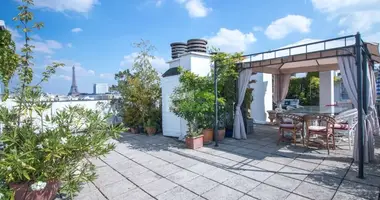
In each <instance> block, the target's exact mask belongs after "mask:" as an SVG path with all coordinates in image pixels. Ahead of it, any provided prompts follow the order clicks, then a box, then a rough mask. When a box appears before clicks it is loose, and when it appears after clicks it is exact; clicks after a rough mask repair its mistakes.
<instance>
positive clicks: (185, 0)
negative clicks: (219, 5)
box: [176, 0, 212, 18]
mask: <svg viewBox="0 0 380 200" xmlns="http://www.w3.org/2000/svg"><path fill="white" fill-rule="evenodd" d="M176 1H177V2H178V3H180V4H184V5H185V8H186V10H187V11H188V13H189V15H190V17H194V18H199V17H206V16H207V15H208V14H209V13H210V12H211V11H212V8H208V7H206V5H205V3H204V1H203V0H176Z"/></svg>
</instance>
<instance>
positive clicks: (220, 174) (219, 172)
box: [203, 168, 236, 183]
mask: <svg viewBox="0 0 380 200" xmlns="http://www.w3.org/2000/svg"><path fill="white" fill-rule="evenodd" d="M203 176H205V177H207V178H209V179H211V180H213V181H216V182H219V183H222V182H224V181H226V180H227V179H229V178H231V177H233V176H236V174H234V173H231V172H229V171H226V170H224V169H219V168H217V169H215V170H212V171H210V172H209V173H205V174H204V175H203Z"/></svg>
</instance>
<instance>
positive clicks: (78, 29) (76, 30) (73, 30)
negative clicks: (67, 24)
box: [71, 28, 83, 33]
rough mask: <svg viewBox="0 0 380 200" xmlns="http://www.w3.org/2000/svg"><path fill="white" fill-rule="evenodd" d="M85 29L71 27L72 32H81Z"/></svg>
mask: <svg viewBox="0 0 380 200" xmlns="http://www.w3.org/2000/svg"><path fill="white" fill-rule="evenodd" d="M82 31H83V29H81V28H73V29H71V32H73V33H79V32H82Z"/></svg>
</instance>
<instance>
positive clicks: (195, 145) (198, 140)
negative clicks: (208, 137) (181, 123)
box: [186, 135, 203, 149]
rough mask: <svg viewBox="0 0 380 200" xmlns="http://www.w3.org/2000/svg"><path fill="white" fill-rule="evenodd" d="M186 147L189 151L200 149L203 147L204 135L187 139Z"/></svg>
mask: <svg viewBox="0 0 380 200" xmlns="http://www.w3.org/2000/svg"><path fill="white" fill-rule="evenodd" d="M186 147H187V148H188V149H199V148H201V147H203V135H200V136H198V137H186Z"/></svg>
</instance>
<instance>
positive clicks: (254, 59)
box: [216, 33, 380, 178]
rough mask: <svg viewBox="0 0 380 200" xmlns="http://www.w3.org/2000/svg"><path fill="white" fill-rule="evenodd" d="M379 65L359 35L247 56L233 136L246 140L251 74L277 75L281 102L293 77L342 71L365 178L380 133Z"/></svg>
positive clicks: (375, 53) (372, 49)
mask: <svg viewBox="0 0 380 200" xmlns="http://www.w3.org/2000/svg"><path fill="white" fill-rule="evenodd" d="M376 63H380V54H379V49H378V44H373V43H367V42H364V41H363V40H362V38H361V35H360V33H357V34H356V35H350V36H345V37H339V38H334V39H330V40H324V41H318V42H313V43H307V44H302V45H298V46H292V47H287V48H282V49H277V50H273V51H266V52H261V53H255V54H250V55H245V56H244V60H243V61H242V62H241V63H239V67H240V70H241V71H240V75H239V80H238V87H239V89H238V96H239V98H238V102H237V107H236V112H235V121H234V137H235V138H237V139H245V138H246V133H245V129H244V122H243V117H242V114H241V111H240V106H241V103H242V98H243V97H244V94H245V90H246V88H247V86H248V82H249V80H250V77H251V75H252V73H268V74H273V75H275V92H274V100H275V102H276V103H279V102H281V101H282V100H283V99H284V98H285V96H286V94H287V92H288V86H289V80H290V76H291V74H294V73H303V72H325V71H331V70H340V71H341V74H342V80H343V84H344V86H345V88H346V90H347V91H348V94H349V97H350V99H351V101H352V102H353V104H354V106H355V108H357V110H358V127H357V132H356V136H355V143H356V145H354V146H355V148H354V158H355V160H358V161H359V173H358V174H359V175H358V177H359V178H364V170H363V168H364V162H368V161H369V160H371V155H369V156H368V154H370V152H368V151H369V150H368V149H370V148H372V147H371V146H370V147H369V146H368V145H371V144H370V143H371V142H373V134H378V133H379V123H378V119H377V114H376V109H374V104H375V101H376V89H375V87H376V86H375V76H374V65H375V64H376ZM216 112H217V110H216ZM372 145H373V144H372Z"/></svg>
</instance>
